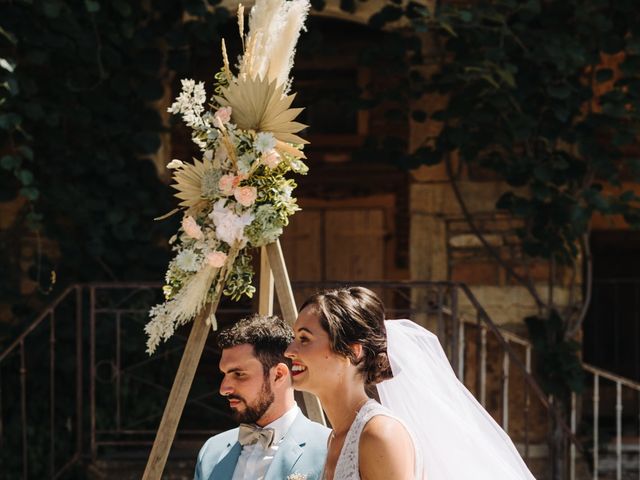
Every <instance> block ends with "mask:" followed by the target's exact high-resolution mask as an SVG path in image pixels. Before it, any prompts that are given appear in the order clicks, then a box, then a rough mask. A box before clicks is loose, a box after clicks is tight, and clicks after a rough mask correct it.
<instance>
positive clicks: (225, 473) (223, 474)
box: [208, 442, 242, 480]
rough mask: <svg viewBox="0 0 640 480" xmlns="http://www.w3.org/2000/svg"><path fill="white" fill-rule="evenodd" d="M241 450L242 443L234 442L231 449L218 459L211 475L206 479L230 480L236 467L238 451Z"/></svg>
mask: <svg viewBox="0 0 640 480" xmlns="http://www.w3.org/2000/svg"><path fill="white" fill-rule="evenodd" d="M241 451H242V445H240V443H238V442H236V443H235V444H234V445H233V447H231V450H229V451H228V452H227V454H226V455H225V456H224V457H223V458H222V459H220V461H219V462H218V463H217V464H216V466H215V467H214V468H213V471H212V472H211V476H210V477H209V479H208V480H231V477H233V472H234V470H235V469H236V465H237V463H238V458H239V457H240V452H241Z"/></svg>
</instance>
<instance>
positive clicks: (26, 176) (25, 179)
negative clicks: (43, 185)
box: [16, 170, 33, 187]
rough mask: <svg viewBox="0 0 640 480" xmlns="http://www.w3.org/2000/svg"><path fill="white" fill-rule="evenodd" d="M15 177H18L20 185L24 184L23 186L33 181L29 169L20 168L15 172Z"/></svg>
mask: <svg viewBox="0 0 640 480" xmlns="http://www.w3.org/2000/svg"><path fill="white" fill-rule="evenodd" d="M16 177H18V180H20V182H21V183H22V185H24V186H25V187H28V186H29V185H31V184H32V183H33V173H31V172H30V171H29V170H20V171H19V172H18V173H17V174H16Z"/></svg>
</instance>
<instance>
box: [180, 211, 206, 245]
mask: <svg viewBox="0 0 640 480" xmlns="http://www.w3.org/2000/svg"><path fill="white" fill-rule="evenodd" d="M182 229H183V230H184V233H186V234H187V235H189V236H190V237H191V238H195V239H196V240H202V239H203V238H204V234H203V233H202V229H201V228H200V225H198V224H197V222H196V220H195V218H193V217H192V216H190V215H185V216H184V218H183V219H182Z"/></svg>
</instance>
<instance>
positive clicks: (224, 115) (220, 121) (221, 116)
mask: <svg viewBox="0 0 640 480" xmlns="http://www.w3.org/2000/svg"><path fill="white" fill-rule="evenodd" d="M213 118H214V119H215V120H216V122H215V123H216V126H218V125H224V124H225V123H227V122H229V120H231V107H222V108H221V109H219V110H218V111H217V112H216V113H214V114H213Z"/></svg>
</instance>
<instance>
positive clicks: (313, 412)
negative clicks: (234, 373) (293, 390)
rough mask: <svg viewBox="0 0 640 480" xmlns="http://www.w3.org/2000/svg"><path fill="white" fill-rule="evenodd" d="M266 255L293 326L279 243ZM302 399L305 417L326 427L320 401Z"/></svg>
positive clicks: (309, 397) (292, 301)
mask: <svg viewBox="0 0 640 480" xmlns="http://www.w3.org/2000/svg"><path fill="white" fill-rule="evenodd" d="M265 248H266V250H267V255H268V257H269V265H270V266H271V271H272V272H273V279H274V283H275V287H276V293H277V294H278V303H279V304H280V310H281V311H282V317H283V318H284V319H285V321H287V322H288V323H289V324H290V325H293V324H294V323H295V321H296V318H297V317H298V309H297V308H296V300H295V297H294V296H293V290H292V288H291V282H290V281H289V274H288V273H287V267H286V265H285V262H284V255H283V254H282V247H281V246H280V241H279V240H276V241H275V242H274V243H270V244H269V245H267V246H266V247H265ZM302 395H303V398H304V405H305V408H306V410H307V417H309V418H310V419H311V420H313V421H315V422H318V423H321V424H322V425H326V424H327V423H326V421H325V418H324V412H323V411H322V406H321V405H320V400H318V397H316V396H315V395H313V394H310V393H308V392H302Z"/></svg>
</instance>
